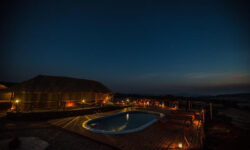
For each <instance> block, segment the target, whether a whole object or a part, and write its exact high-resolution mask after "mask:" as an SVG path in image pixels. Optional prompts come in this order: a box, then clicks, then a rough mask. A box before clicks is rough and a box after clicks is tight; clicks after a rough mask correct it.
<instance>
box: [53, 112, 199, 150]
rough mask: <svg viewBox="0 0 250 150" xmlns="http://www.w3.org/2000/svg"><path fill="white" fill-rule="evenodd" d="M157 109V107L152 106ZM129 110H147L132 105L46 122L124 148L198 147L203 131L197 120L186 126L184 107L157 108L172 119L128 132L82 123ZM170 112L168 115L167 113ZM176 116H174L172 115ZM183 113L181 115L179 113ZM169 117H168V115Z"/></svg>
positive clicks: (135, 149)
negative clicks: (102, 131) (116, 132)
mask: <svg viewBox="0 0 250 150" xmlns="http://www.w3.org/2000/svg"><path fill="white" fill-rule="evenodd" d="M152 109H154V111H156V109H157V108H152ZM131 110H141V111H148V110H149V109H148V108H143V107H132V108H124V109H122V110H115V111H110V112H104V113H97V114H90V115H84V116H77V117H68V118H63V119H55V120H50V121H49V123H50V124H52V125H54V126H57V127H60V128H62V129H64V130H66V131H70V132H73V133H76V134H79V135H82V136H84V137H88V138H90V139H92V140H94V141H97V142H100V143H103V144H105V145H109V146H112V147H115V148H117V149H123V150H138V149H200V148H201V147H202V141H203V138H204V131H203V126H202V124H199V123H200V122H197V120H196V121H194V123H193V124H192V125H191V126H189V127H187V126H185V124H184V123H183V122H182V121H181V120H183V117H184V118H185V116H186V118H188V116H190V113H186V112H183V111H180V110H179V111H177V110H175V111H174V112H173V111H172V110H167V109H162V108H161V109H157V111H158V112H163V113H164V114H166V115H167V116H172V119H170V120H171V121H168V122H166V123H162V122H161V121H158V122H156V123H154V124H153V125H151V126H149V127H147V128H146V129H144V130H142V131H139V132H134V133H128V134H119V135H113V134H100V133H94V132H91V131H88V130H86V129H84V128H83V127H82V123H83V122H84V121H86V120H89V119H94V118H98V117H101V116H107V115H111V114H115V113H118V112H126V111H131ZM169 114H171V115H169ZM173 116H175V119H174V117H173ZM180 116H182V117H180ZM167 118H170V117H167Z"/></svg>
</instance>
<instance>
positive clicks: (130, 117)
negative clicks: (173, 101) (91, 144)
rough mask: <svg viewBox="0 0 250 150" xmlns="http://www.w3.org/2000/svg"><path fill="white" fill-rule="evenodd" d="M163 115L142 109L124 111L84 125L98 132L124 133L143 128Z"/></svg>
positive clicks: (89, 121)
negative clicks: (142, 110)
mask: <svg viewBox="0 0 250 150" xmlns="http://www.w3.org/2000/svg"><path fill="white" fill-rule="evenodd" d="M162 116H163V114H160V113H148V112H141V111H130V112H122V113H118V114H114V115H110V116H105V117H100V118H96V119H92V120H88V121H86V122H84V123H83V127H84V128H86V129H88V130H90V131H93V132H97V133H107V134H123V133H130V132H136V131H140V130H143V129H144V128H146V127H148V126H150V125H151V124H153V123H154V122H156V121H157V120H158V119H159V118H160V117H162Z"/></svg>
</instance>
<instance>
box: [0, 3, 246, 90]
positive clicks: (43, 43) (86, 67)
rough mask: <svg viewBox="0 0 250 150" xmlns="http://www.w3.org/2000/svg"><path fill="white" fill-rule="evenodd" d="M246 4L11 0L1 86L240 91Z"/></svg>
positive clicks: (4, 26) (6, 9)
mask: <svg viewBox="0 0 250 150" xmlns="http://www.w3.org/2000/svg"><path fill="white" fill-rule="evenodd" d="M248 6H249V5H248V4H247V1H231V0H228V1H226V0H225V1H219V0H214V1H213V0H189V1H187V0H173V1H166V0H164V1H157V0H154V1H153V0H142V1H136V0H133V1H129V0H126V1H118V0H115V1H108V0H107V1H101V0H100V1H95V0H84V1H83V0H78V1H76V0H71V1H69V0H68V1H63V0H60V1H59V0H57V1H55V0H41V1H39V0H36V1H31V0H30V1H12V2H6V3H4V4H3V5H2V6H1V10H2V13H1V28H0V29H1V30H0V31H1V35H0V43H1V46H0V48H1V53H0V54H1V56H0V58H1V65H0V70H1V74H0V80H5V81H17V82H20V81H23V80H27V79H29V78H32V77H34V76H36V75H38V74H47V75H59V76H70V77H77V78H87V79H93V80H98V81H101V82H103V83H104V84H105V85H107V86H108V87H109V88H111V89H112V90H113V91H115V92H129V93H147V94H167V93H173V94H194V93H195V94H204V93H212V94H214V93H223V92H224V93H230V92H244V91H246V90H248V89H249V85H250V70H249V68H250V65H249V62H250V61H249V59H250V57H249V56H250V54H249V50H250V49H249V43H250V42H249V39H250V37H249V36H250V35H249V33H250V32H249V26H250V23H249V17H250V15H249V9H248Z"/></svg>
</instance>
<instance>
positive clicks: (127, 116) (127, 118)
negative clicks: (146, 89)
mask: <svg viewBox="0 0 250 150" xmlns="http://www.w3.org/2000/svg"><path fill="white" fill-rule="evenodd" d="M126 120H127V121H128V120H129V113H127V115H126Z"/></svg>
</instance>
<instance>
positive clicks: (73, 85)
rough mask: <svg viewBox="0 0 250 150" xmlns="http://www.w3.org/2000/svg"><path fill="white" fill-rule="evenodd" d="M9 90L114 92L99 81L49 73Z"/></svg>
mask: <svg viewBox="0 0 250 150" xmlns="http://www.w3.org/2000/svg"><path fill="white" fill-rule="evenodd" d="M8 90H10V91H27V92H100V93H111V92H112V91H111V90H110V89H108V88H107V87H106V86H104V85H103V84H102V83H100V82H97V81H93V80H86V79H77V78H70V77H59V76H47V75H38V76H36V77H34V78H32V79H30V80H27V81H24V82H22V83H19V84H17V85H15V86H12V87H10V88H9V89H8Z"/></svg>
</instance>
